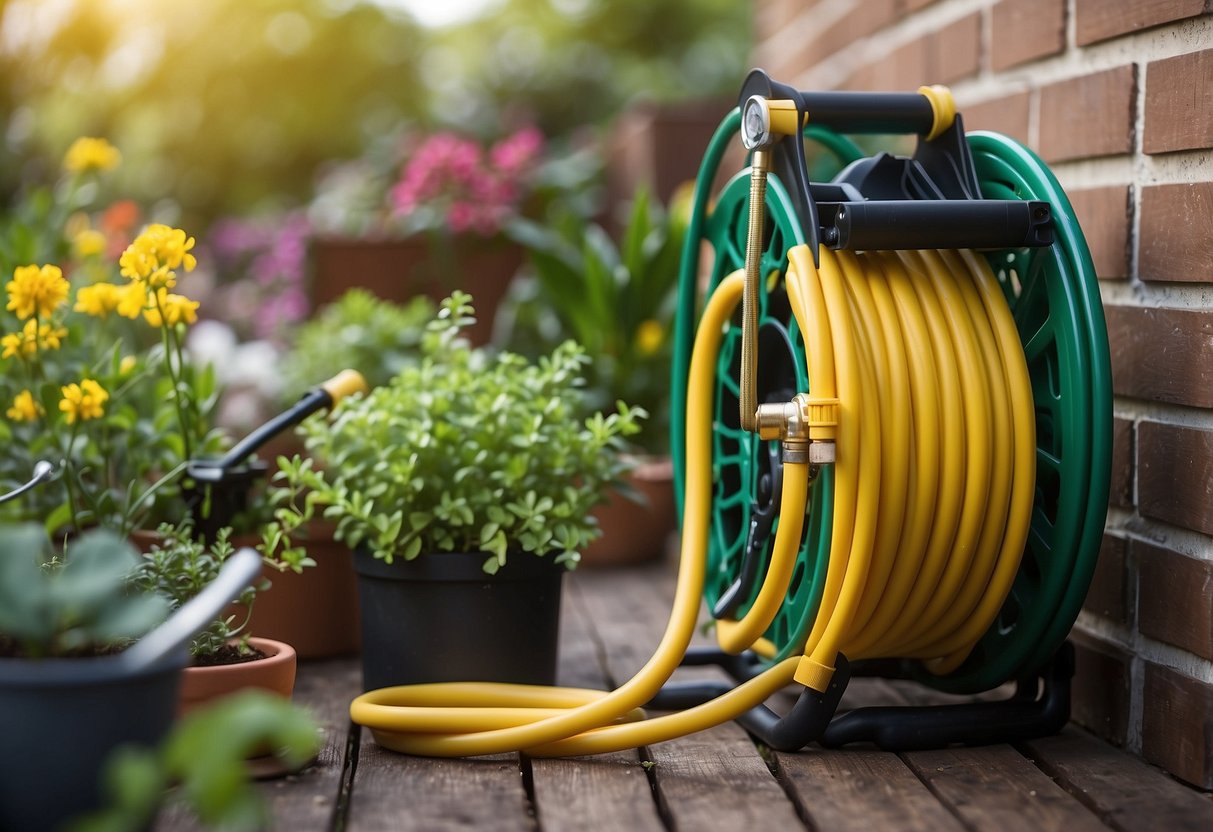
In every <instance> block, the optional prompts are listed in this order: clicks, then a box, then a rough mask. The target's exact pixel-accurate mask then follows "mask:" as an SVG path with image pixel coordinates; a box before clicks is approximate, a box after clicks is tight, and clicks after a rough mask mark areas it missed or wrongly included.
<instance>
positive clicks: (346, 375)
mask: <svg viewBox="0 0 1213 832" xmlns="http://www.w3.org/2000/svg"><path fill="white" fill-rule="evenodd" d="M367 389H368V387H367V383H366V379H364V378H363V377H362V374H361V373H359V372H357V371H355V370H342V371H341V372H340V373H338V374H337V375H335V376H333V377H332V378H331V379H329V380H328V381H326V382H324V383H323V384H319V385H317V386H315V387H313V388H311V389H309V390H308V391H306V392H305V393H304V394H303V395H302V396H300V397H299V401H297V402H295V404H293V405H291V406H290V407H289V408H287V409H286V410H284V411H282V412H281V413H279V414H278V415H277V416H275V417H273V418H272V419H270V420H269V421H267V422H265V423H264V424H262V425H261V426H259V427H257V428H256V429H254V430H253V431H252V432H251V433H249V434H248V435H247V436H245V437H244V438H243V439H241V440H240V441H239V442H237V443H236V445H235V446H234V447H232V449H231V450H229V451H228V452H227V453H226V454H224V455H223V456H222V457H220V458H218V459H196V460H192V461H191V462H190V463H189V464H188V465H187V466H186V469H185V476H186V479H187V482H188V483H190V485H188V486H187V488H186V499H187V502H188V504H189V506H190V509H191V511H192V512H193V516H194V528H195V531H197V532H198V534H200V535H201V536H202V537H204V538H206V539H212V538H213V536H214V534H215V533H216V532H217V531H218V530H219V529H221V528H223V527H224V526H230V525H231V523H232V519H233V518H234V517H235V516H236V515H237V514H238V513H240V512H241V511H244V510H245V509H246V508H247V507H248V494H249V491H250V489H251V488H252V486H253V484H254V483H255V482H257V481H259V480H260V479H261V478H262V477H263V476H264V475H265V471H266V464H265V463H264V462H262V461H260V460H251V459H249V457H251V456H252V455H253V454H254V453H255V452H256V451H257V449H258V448H260V447H261V446H262V445H264V444H265V443H266V442H268V441H269V440H271V439H273V438H274V437H275V436H277V435H278V434H280V433H282V432H283V431H284V430H287V429H289V428H292V427H294V426H295V425H297V424H299V423H300V422H302V421H303V420H304V419H306V418H307V417H308V416H311V415H312V414H313V413H316V412H317V411H320V410H326V409H330V408H332V407H334V406H336V404H337V403H338V402H340V401H341V400H342V399H343V398H345V397H346V396H348V395H350V394H352V393H365V392H366V391H367Z"/></svg>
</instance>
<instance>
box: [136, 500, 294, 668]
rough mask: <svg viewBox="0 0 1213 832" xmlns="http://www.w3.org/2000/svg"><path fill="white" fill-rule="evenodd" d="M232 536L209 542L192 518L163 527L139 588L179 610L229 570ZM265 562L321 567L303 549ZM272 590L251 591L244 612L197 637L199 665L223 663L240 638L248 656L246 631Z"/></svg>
mask: <svg viewBox="0 0 1213 832" xmlns="http://www.w3.org/2000/svg"><path fill="white" fill-rule="evenodd" d="M231 534H232V530H231V529H230V528H222V529H220V530H219V531H218V532H217V533H216V534H215V539H214V540H213V541H210V542H206V541H203V540H199V539H198V537H197V536H196V535H195V534H194V529H193V526H192V525H191V523H190V521H188V520H185V521H182V522H180V523H178V524H176V525H173V524H170V523H164V524H161V526H160V528H158V529H157V530H156V538H157V539H156V542H155V543H153V544H152V546H151V547H150V549H149V551H148V553H147V554H146V555H145V556H144V557H143V559H142V560H141V562H140V564H139V568H138V570H137V571H136V572H135V573H134V576H133V580H134V585H135V586H136V587H138V588H139V589H141V590H144V591H154V592H158V593H160V594H161V595H163V596H164V597H166V598H167V599H168V600H169V603H170V605H171V607H172V609H174V610H176V609H177V608H178V607H180V606H181V605H182V604H184V603H185V602H186V601H189V600H190V599H191V598H193V597H194V596H195V595H197V594H198V593H199V592H201V591H202V590H204V589H205V588H206V587H207V586H208V585H209V584H210V583H211V582H212V581H213V580H215V578H217V577H218V576H219V572H220V570H222V569H223V564H224V563H226V562H227V559H228V558H230V557H231V556H232V555H233V554H235V552H236V547H235V546H234V545H233V544H232V542H231ZM262 562H263V563H266V564H268V565H269V566H272V567H273V568H275V569H277V570H278V571H280V572H284V571H286V570H287V569H290V570H292V571H294V572H301V571H303V569H304V567H307V566H314V565H315V563H316V562H315V561H314V560H312V559H311V558H309V557H306V555H305V554H304V553H303V552H302V551H300V550H298V549H290V550H288V551H287V552H285V553H284V554H269V555H264V554H263V556H262ZM267 589H269V582H268V581H261V582H260V583H259V584H257V585H254V586H250V587H247V588H246V589H245V590H244V591H243V592H242V593H241V594H240V597H239V598H237V599H236V602H235V603H236V605H237V606H238V607H241V608H243V612H242V613H241V614H233V615H224V616H221V617H219V618H216V619H215V620H214V621H212V622H211V623H210V625H209V626H208V627H207V628H206V629H205V630H203V631H202V632H200V633H198V635H197V636H195V637H194V640H193V641H192V642H191V643H190V655H192V656H193V657H194V661H195V663H198V664H213V663H223V662H222V661H219V662H216V659H217V657H219V656H220V655H221V654H222V653H224V652H225V650H226V649H228V645H230V644H232V643H233V639H238V638H239V639H240V641H238V642H236V643H235V644H234V645H233V646H234V649H235V650H236V651H237V652H239V653H241V654H245V653H247V652H248V650H249V648H248V645H247V641H248V635H249V634H248V633H246V632H245V627H246V626H247V625H248V620H249V617H250V616H251V614H252V610H253V602H254V601H255V600H256V597H257V593H258V592H259V591H262V590H267ZM242 636H243V638H241V637H242Z"/></svg>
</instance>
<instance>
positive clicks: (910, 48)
mask: <svg viewBox="0 0 1213 832" xmlns="http://www.w3.org/2000/svg"><path fill="white" fill-rule="evenodd" d="M929 44H930V40H929V38H916V39H914V40H911V41H909V42H907V43H905V44H902V45H901V46H899V47H898V48H897V49H894V50H893V51H892V52H891V53H889V54H888V55H886V56H885V57H883V58H881V59H879V60H877V61H874V62H872V63H871V64H868V68H870V72H871V75H870V76H869V80H868V83H869V84H871V86H870V87H868V89H873V90H916V89H918V88H919V87H921V86H922V85H923V84H924V83H926V79H927V78H928V77H929V73H930V64H931V60H930V51H929Z"/></svg>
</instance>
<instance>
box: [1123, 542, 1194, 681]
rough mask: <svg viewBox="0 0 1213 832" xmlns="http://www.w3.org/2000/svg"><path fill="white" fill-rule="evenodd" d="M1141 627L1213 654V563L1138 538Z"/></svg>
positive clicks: (1153, 634) (1190, 648)
mask: <svg viewBox="0 0 1213 832" xmlns="http://www.w3.org/2000/svg"><path fill="white" fill-rule="evenodd" d="M1133 550H1134V552H1135V554H1136V555H1137V576H1138V577H1137V580H1138V584H1137V599H1138V600H1137V626H1138V629H1139V630H1141V632H1142V633H1144V634H1145V635H1147V636H1149V637H1150V638H1156V639H1158V640H1159V641H1165V642H1166V643H1167V644H1173V645H1175V646H1176V647H1180V648H1183V649H1184V650H1187V651H1188V652H1189V653H1195V654H1196V655H1198V656H1204V657H1205V658H1206V659H1213V563H1210V562H1209V561H1203V560H1197V559H1196V558H1190V557H1187V556H1185V555H1181V554H1179V553H1178V552H1173V551H1171V550H1170V549H1163V548H1161V547H1159V546H1152V545H1150V544H1149V543H1142V542H1140V541H1136V542H1134V544H1133Z"/></svg>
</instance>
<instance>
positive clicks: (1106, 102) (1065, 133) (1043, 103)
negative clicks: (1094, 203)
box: [1040, 64, 1136, 161]
mask: <svg viewBox="0 0 1213 832" xmlns="http://www.w3.org/2000/svg"><path fill="white" fill-rule="evenodd" d="M1135 89H1136V70H1135V69H1134V67H1133V66H1132V65H1131V64H1130V65H1126V66H1120V67H1116V68H1115V69H1109V70H1105V71H1103V72H1096V73H1093V74H1091V75H1083V76H1080V77H1078V78H1071V79H1069V80H1066V81H1059V82H1058V83H1055V84H1050V85H1049V86H1047V87H1045V88H1044V89H1042V90H1041V91H1040V153H1041V155H1042V156H1044V157H1045V159H1047V160H1048V161H1060V160H1064V159H1081V158H1085V157H1090V156H1112V155H1115V154H1118V153H1129V152H1131V151H1132V150H1133V96H1134V90H1135Z"/></svg>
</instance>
